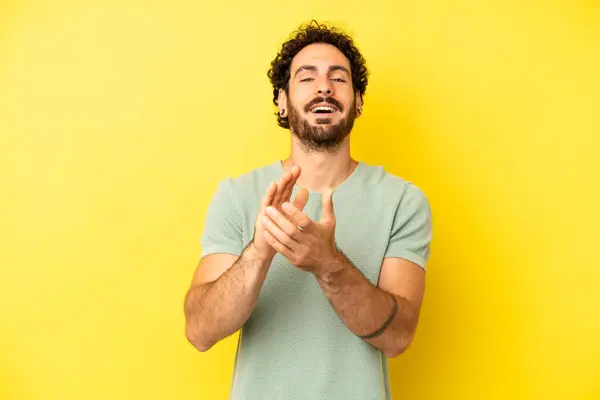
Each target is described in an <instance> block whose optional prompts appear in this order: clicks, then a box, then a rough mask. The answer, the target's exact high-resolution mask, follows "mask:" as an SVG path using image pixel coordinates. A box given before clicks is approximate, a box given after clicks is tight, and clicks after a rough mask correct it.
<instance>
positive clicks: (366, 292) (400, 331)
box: [317, 252, 425, 357]
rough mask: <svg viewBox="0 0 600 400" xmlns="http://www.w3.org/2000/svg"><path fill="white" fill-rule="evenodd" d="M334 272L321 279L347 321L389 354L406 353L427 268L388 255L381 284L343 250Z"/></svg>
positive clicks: (415, 321) (353, 330)
mask: <svg viewBox="0 0 600 400" xmlns="http://www.w3.org/2000/svg"><path fill="white" fill-rule="evenodd" d="M330 271H331V272H329V273H327V274H323V275H321V276H320V277H317V281H318V282H319V285H320V286H321V288H322V290H323V292H324V293H325V295H326V296H327V298H328V299H329V302H330V303H331V305H332V307H333V309H334V310H335V312H336V313H337V314H338V316H339V317H340V319H341V320H342V321H343V322H344V324H345V325H346V326H347V327H348V328H349V329H350V330H351V331H352V332H353V333H354V334H356V335H358V336H361V337H363V339H364V340H366V341H367V342H368V343H370V344H371V345H373V346H375V347H377V348H378V349H380V350H381V351H382V352H383V353H384V354H385V355H386V356H388V357H395V356H397V355H399V354H401V353H403V352H404V351H405V350H406V349H407V348H408V346H409V345H410V343H411V341H412V339H413V337H414V335H415V331H416V328H417V323H418V319H419V310H420V307H421V302H422V297H423V290H424V282H425V278H424V277H425V273H424V271H423V269H422V268H420V267H419V266H418V265H416V264H413V263H412V262H410V261H407V260H403V259H399V258H386V259H385V261H384V264H383V266H382V272H381V276H380V283H379V287H377V286H374V285H373V284H371V282H369V280H368V279H367V278H366V277H365V276H364V275H363V274H362V273H361V272H360V271H359V270H358V269H357V268H356V267H355V266H354V265H352V263H351V262H350V261H349V260H348V258H347V257H346V256H345V255H343V254H342V253H341V252H340V254H339V256H338V257H337V258H336V261H335V262H334V264H333V265H331V269H330ZM394 300H396V304H397V306H396V312H395V314H394V312H393V310H394ZM390 318H393V319H392V320H391V322H390V323H389V325H388V326H387V327H384V326H385V323H386V322H387V321H388V320H389V319H390ZM382 327H383V329H381V328H382Z"/></svg>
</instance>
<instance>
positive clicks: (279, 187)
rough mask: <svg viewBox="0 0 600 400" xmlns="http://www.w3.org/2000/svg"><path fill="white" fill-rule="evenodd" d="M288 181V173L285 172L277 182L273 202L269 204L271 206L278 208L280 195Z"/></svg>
mask: <svg viewBox="0 0 600 400" xmlns="http://www.w3.org/2000/svg"><path fill="white" fill-rule="evenodd" d="M289 179H290V173H289V172H285V173H284V174H283V176H282V177H281V178H279V180H278V181H277V191H276V192H275V195H274V196H273V201H272V202H271V204H273V205H277V206H279V204H281V198H282V194H283V191H284V190H285V188H286V186H287V184H288V182H289Z"/></svg>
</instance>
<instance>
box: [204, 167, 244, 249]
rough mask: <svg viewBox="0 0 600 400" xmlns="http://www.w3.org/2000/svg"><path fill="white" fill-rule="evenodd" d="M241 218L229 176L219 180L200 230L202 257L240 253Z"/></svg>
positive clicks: (241, 240)
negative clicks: (202, 228)
mask: <svg viewBox="0 0 600 400" xmlns="http://www.w3.org/2000/svg"><path fill="white" fill-rule="evenodd" d="M242 223H243V218H242V214H241V212H240V209H239V208H238V207H237V200H236V198H235V195H234V192H233V186H232V181H231V178H227V179H225V180H222V181H220V182H219V185H218V187H217V190H216V192H215V194H214V195H213V197H212V199H211V201H210V203H209V205H208V210H207V212H206V218H205V223H204V230H203V232H202V240H201V244H202V257H204V256H206V255H209V254H215V253H227V254H233V255H236V256H239V255H241V254H242V251H243V247H242V242H243V238H242V233H243V229H242Z"/></svg>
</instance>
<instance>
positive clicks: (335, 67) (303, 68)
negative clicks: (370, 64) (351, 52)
mask: <svg viewBox="0 0 600 400" xmlns="http://www.w3.org/2000/svg"><path fill="white" fill-rule="evenodd" d="M301 71H314V72H316V71H317V67H315V66H314V65H303V66H301V67H300V68H298V69H297V70H296V72H295V73H294V77H295V76H296V75H298V74H299V73H300V72H301ZM333 71H344V72H345V73H347V74H348V75H350V71H348V68H346V67H344V66H343V65H332V66H331V67H329V72H333Z"/></svg>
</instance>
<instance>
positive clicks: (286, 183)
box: [184, 167, 308, 351]
mask: <svg viewBox="0 0 600 400" xmlns="http://www.w3.org/2000/svg"><path fill="white" fill-rule="evenodd" d="M299 175H300V168H298V167H296V168H292V171H291V172H286V173H284V174H283V176H282V177H281V178H280V179H279V180H278V181H277V182H273V183H271V184H270V185H269V187H268V188H267V192H266V194H265V196H264V197H263V199H262V200H261V204H260V207H259V212H258V216H257V221H256V224H255V234H254V240H252V241H251V242H250V244H249V245H248V246H246V248H245V249H244V250H243V251H242V253H241V254H240V256H239V258H238V257H237V256H235V255H232V254H212V255H208V256H206V257H204V258H203V259H202V260H201V261H200V263H199V265H198V267H197V269H196V273H195V274H194V279H193V282H192V285H191V287H190V289H189V290H188V292H187V294H186V296H185V304H184V312H185V318H186V321H185V334H186V337H187V339H188V340H189V342H190V343H191V344H192V345H194V347H196V348H197V349H198V350H200V351H206V350H208V349H210V348H211V347H212V346H213V345H214V344H215V343H217V342H218V341H220V340H221V339H224V338H225V337H227V336H229V335H231V334H233V333H235V332H237V331H238V330H239V329H240V328H241V327H242V326H243V325H244V324H245V323H246V321H247V320H248V318H249V317H250V315H251V314H252V311H253V310H254V307H255V306H256V302H257V300H258V295H259V293H260V290H261V288H262V285H263V283H264V281H265V278H266V276H267V272H268V271H269V267H270V265H271V262H272V261H273V258H274V257H275V254H276V252H275V250H273V249H272V248H271V247H270V246H269V245H268V243H266V241H265V239H264V234H263V230H264V227H263V222H262V217H263V215H264V211H265V208H266V207H267V206H269V205H272V206H274V207H277V208H279V207H281V203H283V202H284V201H289V200H290V196H291V194H292V191H293V188H294V184H295V182H296V180H297V179H298V176H299ZM307 199H308V192H307V191H306V190H301V191H299V192H298V194H297V195H296V198H295V199H294V204H295V205H296V206H297V207H299V208H300V209H302V208H304V206H305V205H306V201H307Z"/></svg>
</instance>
